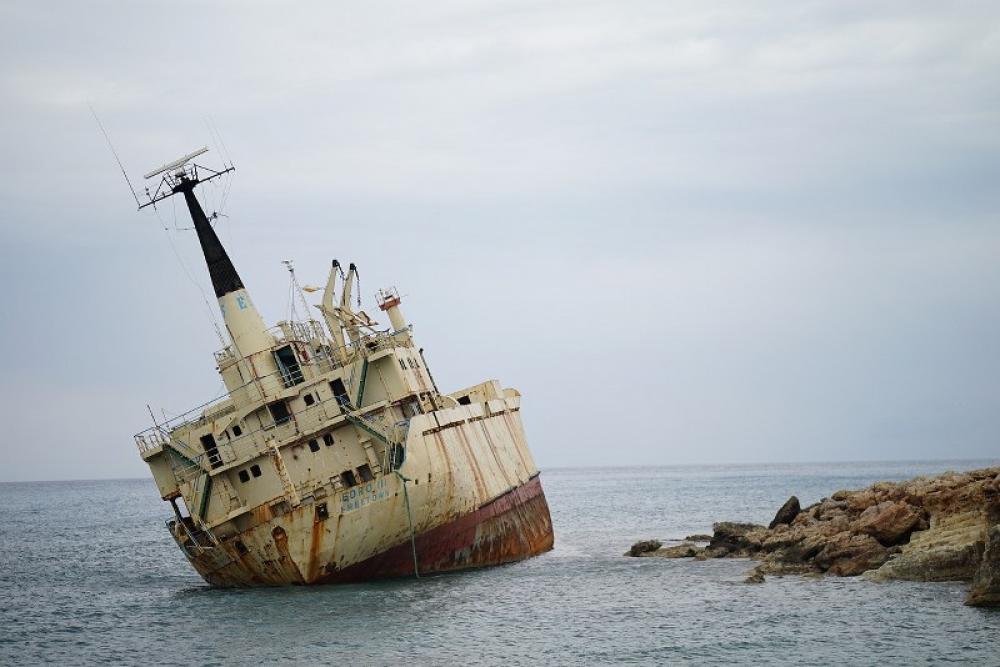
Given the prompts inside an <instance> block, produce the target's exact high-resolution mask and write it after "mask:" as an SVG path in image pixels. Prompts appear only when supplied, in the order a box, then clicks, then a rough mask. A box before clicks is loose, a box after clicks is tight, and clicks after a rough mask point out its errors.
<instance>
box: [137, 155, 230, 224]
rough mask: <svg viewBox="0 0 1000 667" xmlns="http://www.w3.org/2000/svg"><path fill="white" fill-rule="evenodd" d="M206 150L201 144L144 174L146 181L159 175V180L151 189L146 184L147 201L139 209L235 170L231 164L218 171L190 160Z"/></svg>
mask: <svg viewBox="0 0 1000 667" xmlns="http://www.w3.org/2000/svg"><path fill="white" fill-rule="evenodd" d="M207 152H208V146H202V147H201V148H199V149H198V150H196V151H192V152H191V153H188V154H187V155H185V156H183V157H180V158H177V159H176V160H174V161H173V162H168V163H166V164H164V165H163V166H161V167H158V168H156V169H154V170H153V171H151V172H149V173H148V174H146V175H145V177H144V178H145V179H146V180H147V181H148V180H149V179H151V178H155V177H157V176H159V177H160V181H159V183H157V185H156V187H155V188H153V190H152V191H150V189H149V187H148V186H147V187H146V189H145V190H146V192H145V193H146V199H147V200H148V201H146V202H145V203H142V204H139V210H142V209H144V208H146V207H147V206H154V205H155V204H156V203H157V202H161V201H163V200H164V199H166V198H167V197H173V196H174V195H175V194H177V193H179V192H185V191H186V192H193V191H194V187H195V186H196V185H198V184H199V183H207V182H208V181H210V180H212V179H213V178H218V177H219V176H222V175H223V174H228V173H229V172H231V171H236V167H234V166H233V165H231V164H230V165H229V166H228V167H226V168H225V169H222V170H221V171H218V170H215V169H210V168H208V167H205V166H203V165H200V164H197V163H195V162H192V160H194V159H195V158H196V157H198V156H200V155H204V154H205V153H207ZM223 164H225V163H223Z"/></svg>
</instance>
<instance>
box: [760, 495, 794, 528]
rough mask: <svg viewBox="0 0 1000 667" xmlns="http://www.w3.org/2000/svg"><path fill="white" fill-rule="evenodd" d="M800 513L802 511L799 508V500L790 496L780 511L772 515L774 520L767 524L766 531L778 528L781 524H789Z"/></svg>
mask: <svg viewBox="0 0 1000 667" xmlns="http://www.w3.org/2000/svg"><path fill="white" fill-rule="evenodd" d="M801 511H802V510H801V508H800V507H799V499H798V498H796V497H795V496H792V497H791V498H789V499H788V500H786V501H785V504H784V505H782V506H781V509H779V510H778V513H777V514H775V515H774V518H773V519H772V520H771V523H769V524H768V526H767V528H768V530H770V529H772V528H774V527H775V526H780V525H781V524H783V523H784V524H789V523H791V522H792V521H794V520H795V517H797V516H798V515H799V512H801Z"/></svg>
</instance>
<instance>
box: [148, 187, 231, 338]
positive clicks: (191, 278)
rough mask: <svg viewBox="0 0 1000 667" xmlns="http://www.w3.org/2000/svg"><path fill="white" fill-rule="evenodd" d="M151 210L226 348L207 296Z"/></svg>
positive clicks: (156, 210) (157, 215)
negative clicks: (195, 288) (198, 294)
mask: <svg viewBox="0 0 1000 667" xmlns="http://www.w3.org/2000/svg"><path fill="white" fill-rule="evenodd" d="M153 210H154V211H155V212H156V218H157V220H159V221H160V226H161V227H163V231H164V232H165V233H166V236H167V241H169V242H170V249H171V250H172V251H173V253H174V257H176V258H177V263H178V264H180V265H181V270H182V271H183V272H184V275H185V276H187V279H188V280H190V281H191V284H192V285H194V286H195V287H197V288H198V292H199V293H200V294H201V300H202V302H203V303H204V304H205V309H206V311H207V312H208V321H209V322H211V323H212V328H213V329H215V335H217V336H218V337H219V342H220V343H221V344H222V347H226V339H225V337H224V336H223V335H222V329H220V328H219V321H218V320H217V319H216V318H215V311H214V310H213V309H212V306H211V305H210V304H209V303H208V296H207V295H206V294H205V290H204V288H202V286H201V284H200V283H199V282H198V281H197V280H195V279H194V276H192V275H191V271H190V270H189V269H188V266H187V264H186V263H185V262H184V259H183V258H182V257H181V254H180V252H178V250H177V244H175V243H174V239H173V237H172V236H171V235H170V228H169V227H167V225H166V223H164V222H163V218H162V217H160V211H159V210H158V209H157V207H155V206H154V207H153ZM174 214H175V216H176V207H175V210H174ZM174 224H175V225H176V224H177V222H176V218H175V220H174Z"/></svg>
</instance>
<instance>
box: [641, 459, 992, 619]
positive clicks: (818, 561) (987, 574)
mask: <svg viewBox="0 0 1000 667" xmlns="http://www.w3.org/2000/svg"><path fill="white" fill-rule="evenodd" d="M713 529H714V531H713V535H712V537H711V540H710V541H709V543H708V546H707V547H704V548H702V547H699V546H697V545H695V544H691V543H685V544H683V545H678V546H673V547H666V548H662V547H657V548H656V549H652V550H649V551H643V552H642V553H639V554H632V555H644V556H658V557H664V558H684V557H695V558H698V559H707V558H753V559H755V560H759V561H761V564H760V565H758V566H757V567H756V568H755V569H754V571H753V573H752V575H751V579H752V580H753V581H759V580H763V575H764V574H831V575H836V576H842V577H849V576H856V575H859V574H862V573H864V575H865V578H867V579H871V580H875V581H885V580H890V579H907V580H917V581H956V580H957V581H973V587H972V591H971V592H970V595H969V599H968V601H967V602H968V604H972V605H997V604H1000V467H997V468H986V469H983V470H974V471H971V472H964V473H953V472H951V473H945V474H943V475H939V476H936V477H918V478H916V479H912V480H909V481H906V482H879V483H878V484H874V485H872V486H870V487H868V488H867V489H860V490H857V491H848V490H840V491H837V492H836V493H834V494H833V495H832V496H830V497H829V498H823V499H822V500H821V501H820V502H818V503H814V504H812V505H810V506H808V507H805V508H800V507H799V501H798V499H797V498H796V497H795V496H792V497H791V498H789V499H788V501H787V502H785V504H784V505H782V507H781V508H780V509H779V510H778V512H777V513H776V514H775V517H774V520H773V521H772V522H771V524H770V525H769V526H768V527H767V528H765V527H764V526H760V525H756V524H751V523H736V522H728V521H727V522H721V523H717V524H715V525H714V526H713ZM640 544H641V543H640ZM635 549H636V547H635V546H633V550H635ZM630 553H631V552H630Z"/></svg>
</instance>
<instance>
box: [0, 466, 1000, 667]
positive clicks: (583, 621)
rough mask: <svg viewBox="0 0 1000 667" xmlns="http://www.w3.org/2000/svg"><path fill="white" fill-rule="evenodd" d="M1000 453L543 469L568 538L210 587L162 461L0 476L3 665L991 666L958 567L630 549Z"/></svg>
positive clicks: (992, 643) (995, 621) (993, 649)
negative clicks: (127, 467)
mask: <svg viewBox="0 0 1000 667" xmlns="http://www.w3.org/2000/svg"><path fill="white" fill-rule="evenodd" d="M996 463H997V461H979V462H976V461H962V462H933V463H919V462H906V463H877V464H873V463H865V464H809V465H767V466H691V467H670V468H616V469H610V470H608V469H604V470H596V469H561V470H547V471H544V472H543V474H542V482H543V484H544V487H545V491H546V495H547V496H548V499H549V504H550V506H551V509H552V516H553V522H554V524H555V529H556V548H555V549H554V550H553V551H552V552H550V553H548V554H545V555H543V556H540V557H538V558H534V559H531V560H529V561H525V562H522V563H517V564H514V565H509V566H504V567H500V568H493V569H489V570H479V571H473V572H467V573H460V574H453V575H445V576H436V577H428V578H422V579H420V580H413V579H407V580H398V581H389V582H378V583H371V584H357V585H348V586H332V587H317V588H302V587H290V588H282V589H254V590H212V589H210V588H208V587H207V586H205V585H204V583H203V582H202V581H201V579H200V578H199V577H198V576H197V575H196V574H195V573H194V571H193V570H192V569H191V568H190V567H189V566H188V565H187V563H186V561H185V560H184V558H183V556H182V554H181V552H180V551H179V550H178V549H177V547H176V546H175V545H174V544H173V541H172V540H171V539H170V537H169V536H168V534H167V532H166V529H165V528H164V526H163V520H164V519H165V518H167V516H168V515H169V506H168V505H167V504H166V503H163V502H161V501H160V500H159V499H158V498H157V496H156V491H155V486H154V485H153V483H152V481H151V480H117V481H99V482H48V483H35V484H0V507H2V511H3V515H2V521H0V600H2V602H0V664H22V663H25V664H35V663H40V662H55V663H59V664H78V663H93V662H110V663H115V664H121V663H129V664H134V663H144V664H168V663H169V664H176V663H185V664H215V665H223V664H246V663H273V662H292V663H295V662H297V663H304V664H315V663H319V662H328V663H340V662H347V661H350V662H352V663H353V664H356V665H369V664H389V663H399V662H401V661H408V662H410V663H414V664H469V663H478V664H497V665H500V664H507V665H510V664H600V663H629V664H678V663H700V664H705V663H709V664H711V663H748V662H755V663H771V664H831V663H833V664H835V663H840V664H872V663H875V662H882V663H892V664H936V663H939V662H950V661H955V662H963V663H972V664H991V665H1000V611H991V610H981V609H971V608H968V607H965V606H963V605H962V600H963V598H964V596H965V588H966V587H965V585H964V584H960V583H955V584H950V583H944V584H940V583H937V584H921V583H906V582H899V583H892V584H873V583H869V582H865V581H861V580H859V579H835V578H823V579H806V578H799V577H785V578H779V577H768V580H767V582H766V583H765V584H763V585H757V586H749V585H744V584H742V583H741V582H742V580H743V577H744V575H745V572H746V571H747V570H748V569H749V568H750V567H751V563H749V562H747V561H734V560H719V561H704V562H696V561H691V560H661V559H632V558H623V557H622V556H621V554H622V552H624V551H625V550H626V549H627V548H628V546H629V545H630V544H631V543H632V542H634V541H635V540H638V539H643V538H650V537H656V538H660V539H670V538H674V539H679V538H683V537H684V536H685V535H688V534H690V533H695V532H710V528H711V524H712V522H713V521H717V520H722V519H745V520H750V521H757V522H767V521H768V520H770V518H771V517H772V516H773V514H774V511H775V510H776V509H777V507H778V506H779V505H780V504H781V503H782V502H783V501H784V500H785V499H786V498H787V497H788V496H789V495H790V494H792V493H795V494H797V495H798V496H799V498H800V499H801V500H802V502H803V504H808V503H810V502H813V501H816V500H819V498H820V497H822V496H826V495H830V494H831V493H833V492H834V491H836V490H837V489H842V488H856V487H860V486H865V485H867V484H870V483H872V482H874V481H878V480H882V479H906V478H909V477H912V476H914V475H918V474H932V473H938V472H942V471H945V470H949V469H952V470H963V469H971V468H975V467H981V466H985V465H990V464H994V465H995V464H996Z"/></svg>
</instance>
